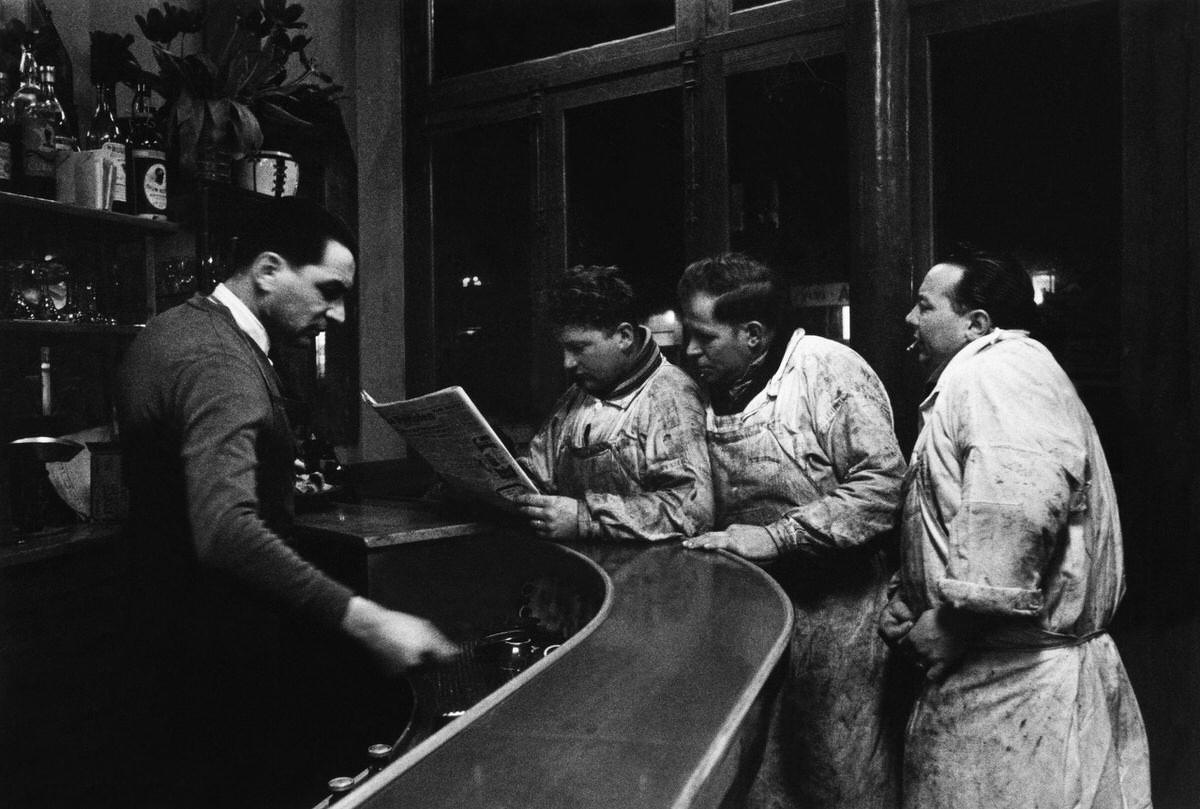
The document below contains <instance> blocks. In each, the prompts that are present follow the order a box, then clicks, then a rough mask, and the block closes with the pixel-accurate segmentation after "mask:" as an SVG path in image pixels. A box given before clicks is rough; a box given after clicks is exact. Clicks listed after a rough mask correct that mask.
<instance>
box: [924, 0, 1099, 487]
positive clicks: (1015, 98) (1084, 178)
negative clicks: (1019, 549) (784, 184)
mask: <svg viewBox="0 0 1200 809" xmlns="http://www.w3.org/2000/svg"><path fill="white" fill-rule="evenodd" d="M931 56H932V60H933V61H932V70H933V74H932V81H933V131H934V215H935V223H936V240H937V247H938V248H939V249H944V248H946V247H947V246H949V245H950V244H951V243H952V242H955V241H960V240H966V241H973V242H977V243H981V244H984V245H995V246H998V247H1000V248H1003V249H1008V250H1012V251H1014V252H1016V253H1017V254H1018V256H1020V257H1022V258H1024V259H1025V260H1026V262H1027V266H1028V269H1029V270H1030V272H1031V273H1033V274H1034V279H1035V282H1037V283H1038V284H1039V286H1041V287H1042V288H1043V289H1044V298H1045V299H1044V303H1043V304H1042V307H1041V309H1042V313H1043V323H1042V326H1041V329H1040V331H1039V333H1038V334H1037V335H1035V336H1038V337H1040V339H1042V341H1043V342H1045V343H1046V344H1047V346H1048V347H1049V348H1050V349H1051V350H1052V351H1054V353H1055V354H1056V356H1057V357H1058V359H1059V361H1060V362H1061V363H1062V364H1063V366H1064V367H1065V368H1066V370H1067V372H1068V373H1069V374H1070V375H1071V377H1072V378H1073V379H1074V380H1075V383H1076V386H1077V387H1078V388H1079V392H1080V395H1081V396H1082V397H1083V400H1084V402H1085V403H1086V404H1087V405H1088V408H1089V409H1090V410H1091V412H1092V417H1093V419H1094V420H1095V421H1096V423H1097V426H1098V427H1099V429H1100V434H1101V437H1102V438H1103V439H1105V442H1106V449H1107V450H1108V453H1109V458H1110V460H1113V461H1114V464H1113V465H1114V467H1115V466H1117V465H1118V463H1117V462H1119V459H1118V458H1117V457H1116V456H1117V454H1118V450H1119V444H1120V442H1119V441H1117V440H1115V439H1116V438H1117V437H1118V434H1117V432H1116V431H1117V430H1118V429H1120V423H1121V419H1120V413H1119V411H1118V410H1117V408H1118V407H1119V405H1120V401H1121V399H1120V397H1119V396H1114V395H1113V391H1114V389H1115V388H1116V387H1117V386H1118V384H1119V382H1120V367H1119V363H1120V345H1121V340H1120V336H1121V329H1120V322H1121V306H1120V294H1121V288H1120V278H1121V264H1120V254H1121V242H1120V240H1121V144H1120V133H1121V118H1120V99H1121V95H1120V90H1121V77H1120V44H1119V32H1118V21H1117V13H1116V8H1115V5H1114V4H1111V3H1104V4H1099V5H1096V6H1088V7H1084V8H1080V9H1073V10H1070V11H1065V12H1058V13H1053V14H1045V15H1039V16H1037V17H1032V18H1026V19H1022V20H1018V21H1015V22H1010V23H1004V24H998V25H991V26H987V27H983V28H978V29H972V30H970V31H965V32H958V33H954V34H946V35H943V36H939V37H937V38H935V39H934V40H933V41H932V42H931ZM1109 439H1114V440H1109Z"/></svg>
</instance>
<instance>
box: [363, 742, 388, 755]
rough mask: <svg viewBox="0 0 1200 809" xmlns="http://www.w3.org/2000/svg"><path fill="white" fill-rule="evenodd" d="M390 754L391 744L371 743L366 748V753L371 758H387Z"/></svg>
mask: <svg viewBox="0 0 1200 809" xmlns="http://www.w3.org/2000/svg"><path fill="white" fill-rule="evenodd" d="M391 754H392V746H391V745H390V744H373V745H371V746H370V747H368V748H367V755H368V756H370V757H371V758H387V757H388V756H390V755H391Z"/></svg>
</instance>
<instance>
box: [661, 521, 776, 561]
mask: <svg viewBox="0 0 1200 809" xmlns="http://www.w3.org/2000/svg"><path fill="white" fill-rule="evenodd" d="M683 546H684V547H685V548H697V549H699V550H705V551H715V550H726V551H731V552H733V553H736V554H737V555H738V556H740V557H742V558H743V559H749V560H750V561H752V562H767V561H770V560H771V559H776V558H778V557H779V548H777V547H776V546H775V540H773V539H771V534H770V532H768V531H767V529H766V528H764V527H763V526H761V525H738V524H734V525H731V526H729V527H728V528H726V529H725V530H724V531H709V532H708V533H707V534H701V535H700V536H697V537H692V538H691V539H685V540H684V541H683Z"/></svg>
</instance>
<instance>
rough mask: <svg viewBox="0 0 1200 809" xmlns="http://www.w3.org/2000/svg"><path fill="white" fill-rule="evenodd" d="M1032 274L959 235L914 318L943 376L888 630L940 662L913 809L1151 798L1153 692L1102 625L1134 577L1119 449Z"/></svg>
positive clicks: (920, 718)
mask: <svg viewBox="0 0 1200 809" xmlns="http://www.w3.org/2000/svg"><path fill="white" fill-rule="evenodd" d="M1035 317H1036V309H1035V306H1034V302H1033V285H1032V283H1031V281H1030V278H1029V275H1028V274H1027V273H1026V272H1025V270H1024V269H1023V268H1022V267H1021V266H1020V265H1019V264H1018V263H1017V262H1015V261H1013V260H1012V259H1011V258H1009V257H1007V256H1004V255H999V254H993V253H986V252H980V251H974V250H963V251H961V252H959V253H956V254H954V255H952V256H950V257H949V258H947V259H946V260H945V261H944V262H942V263H940V264H937V265H935V266H934V267H933V268H932V269H931V270H929V272H928V274H927V275H926V276H925V280H924V282H923V283H922V284H921V288H920V291H919V294H918V298H917V303H916V305H915V306H914V307H913V308H912V311H910V312H909V313H908V317H907V318H906V322H907V323H908V325H909V326H910V327H912V329H913V332H914V336H915V338H916V339H915V341H914V345H915V346H916V350H917V351H918V352H919V357H920V360H921V362H922V363H923V364H924V366H925V368H926V370H927V372H928V374H929V382H930V385H931V391H930V393H929V394H928V396H927V397H926V398H925V400H924V401H923V402H922V403H921V406H920V416H921V421H922V428H921V433H920V435H919V436H918V438H917V443H916V446H915V448H914V450H913V455H912V463H911V469H910V472H909V476H908V478H907V483H906V487H905V499H904V517H903V540H902V565H901V575H900V580H899V588H898V590H897V591H896V593H895V594H894V596H893V597H892V599H891V602H890V603H889V604H888V607H887V609H886V610H885V611H884V612H883V613H882V615H881V617H880V632H881V633H882V635H883V636H884V637H885V638H886V639H887V640H888V642H889V643H892V644H894V645H895V646H897V647H898V648H899V649H901V650H903V651H904V652H906V653H907V654H908V656H909V657H910V658H911V659H912V660H913V661H914V662H915V663H916V664H917V666H919V667H920V669H921V670H922V671H924V672H925V675H926V679H927V682H926V684H925V686H924V690H923V691H922V693H921V695H920V698H919V699H918V701H917V704H916V707H915V710H914V713H913V716H912V718H911V720H910V722H909V724H908V734H907V739H906V742H905V753H904V805H905V806H906V807H909V808H910V809H976V807H980V806H988V807H996V809H1027V807H1035V806H1036V807H1041V808H1042V809H1070V808H1072V807H1090V808H1093V809H1095V808H1096V807H1127V808H1128V809H1134V808H1135V807H1136V808H1138V809H1144V808H1145V807H1149V806H1150V783H1149V766H1148V750H1147V745H1146V734H1145V729H1144V727H1143V725H1142V718H1141V714H1140V712H1139V710H1138V705H1137V700H1136V698H1135V697H1134V694H1133V691H1132V689H1131V687H1130V684H1129V680H1128V678H1127V677H1126V675H1125V669H1124V667H1123V665H1122V663H1121V657H1120V655H1119V654H1118V653H1117V649H1116V646H1114V645H1113V642H1112V639H1111V638H1110V637H1109V636H1108V634H1107V632H1106V629H1107V627H1108V625H1109V622H1110V621H1111V620H1112V617H1113V614H1114V613H1115V611H1116V608H1117V604H1118V603H1119V602H1120V600H1121V596H1122V594H1123V592H1124V580H1123V561H1122V547H1121V527H1120V519H1119V516H1118V514H1117V501H1116V495H1115V493H1114V491H1113V483H1112V477H1111V476H1110V474H1109V471H1108V464H1107V462H1106V461H1105V457H1104V451H1103V450H1102V449H1101V447H1100V440H1099V437H1098V436H1097V434H1096V429H1095V427H1093V426H1092V421H1091V418H1090V417H1089V416H1088V413H1087V410H1086V409H1085V408H1084V406H1083V403H1082V402H1081V401H1080V400H1079V397H1078V395H1077V394H1076V392H1075V388H1074V386H1073V385H1072V383H1071V380H1070V379H1069V378H1068V377H1067V375H1066V374H1065V373H1064V372H1063V369H1062V368H1061V367H1059V365H1058V363H1057V362H1055V360H1054V358H1053V357H1052V356H1051V355H1050V352H1049V351H1047V350H1046V348H1045V347H1044V346H1043V345H1042V344H1041V343H1038V342H1037V341H1035V340H1033V339H1031V338H1030V337H1029V335H1028V331H1027V330H1028V329H1029V328H1031V327H1032V326H1033V321H1034V319H1035Z"/></svg>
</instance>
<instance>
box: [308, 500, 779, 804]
mask: <svg viewBox="0 0 1200 809" xmlns="http://www.w3.org/2000/svg"><path fill="white" fill-rule="evenodd" d="M439 520H440V522H439ZM300 536H301V545H302V546H307V547H308V551H309V552H310V553H311V552H312V550H313V549H314V548H318V547H321V546H325V547H326V548H327V549H328V548H331V547H335V546H336V547H338V548H340V550H338V551H336V552H335V553H334V554H333V556H341V557H343V558H344V557H345V556H346V554H347V553H348V549H357V551H358V552H359V558H360V564H359V565H358V567H357V568H356V569H357V573H355V572H354V569H355V567H354V565H351V566H350V568H348V569H347V570H343V573H344V574H345V575H344V577H345V578H347V579H348V580H351V581H352V583H354V584H356V585H357V586H359V587H360V588H363V587H365V589H366V590H368V591H370V592H369V594H370V595H371V596H372V597H374V598H378V599H379V600H380V601H382V602H383V603H385V604H388V605H389V606H394V607H397V608H401V609H411V610H414V611H419V612H422V613H423V614H426V615H429V616H430V617H432V618H433V619H434V620H435V621H437V622H438V623H439V625H440V626H442V627H443V628H445V629H446V630H447V631H448V632H450V633H451V634H452V635H454V634H456V633H457V634H459V635H462V633H463V631H464V627H467V626H468V625H469V624H471V623H472V622H473V621H474V622H476V623H480V622H483V619H480V618H478V617H475V618H472V616H471V613H472V611H473V610H478V608H479V606H480V604H482V603H487V602H489V601H490V602H494V603H495V604H496V605H499V604H500V603H501V602H502V601H503V597H502V595H501V594H502V593H504V592H505V591H506V590H511V589H512V588H513V587H514V586H515V587H517V588H518V589H519V588H520V587H521V586H522V585H521V583H520V580H521V579H524V580H526V584H525V585H524V586H525V592H526V595H528V591H529V586H528V583H527V582H528V579H529V578H530V577H531V576H533V577H535V578H536V577H538V576H542V577H545V576H546V575H547V573H548V574H549V575H550V576H551V578H552V580H553V581H555V582H556V583H558V585H556V586H559V589H560V590H562V591H564V592H565V591H568V590H569V591H570V595H569V596H568V597H567V598H566V599H565V601H563V603H567V604H574V605H576V607H577V608H578V605H580V604H583V605H591V602H592V601H593V599H595V604H594V608H590V609H589V607H587V606H585V607H584V609H589V611H588V613H587V616H586V617H588V618H590V620H587V621H586V623H583V624H581V626H580V627H578V628H577V629H576V630H575V631H573V633H569V634H571V636H570V638H569V640H567V641H566V642H565V643H564V644H563V645H562V647H561V648H559V649H557V650H556V651H553V652H552V653H550V654H549V655H547V656H546V657H545V658H544V659H541V660H540V661H539V662H537V663H535V664H534V665H533V666H531V667H530V668H528V669H526V670H525V671H524V672H522V673H521V674H519V675H518V676H516V677H515V678H513V679H512V680H510V681H509V682H507V683H505V684H503V685H501V686H500V687H499V688H498V689H497V690H495V691H493V692H492V693H490V694H489V695H487V696H485V697H483V698H482V699H481V700H480V701H478V702H476V703H475V704H474V705H473V706H472V707H470V708H469V709H467V710H466V711H465V713H464V714H463V715H462V716H460V717H459V718H457V719H455V720H453V721H452V722H450V724H448V725H446V726H445V727H443V728H442V729H441V730H440V731H438V732H437V733H435V734H434V735H433V736H431V737H429V738H428V739H426V740H425V741H424V742H422V743H421V744H419V745H418V746H416V747H415V748H413V749H412V750H409V751H408V752H407V753H406V754H404V755H403V756H402V757H401V758H399V759H398V760H396V761H394V762H392V763H391V764H390V765H389V766H388V767H386V768H385V769H384V770H383V771H382V772H380V773H378V774H377V775H375V776H374V777H372V778H370V779H368V780H366V781H365V782H364V783H362V784H361V786H359V787H358V788H357V789H356V790H355V791H353V792H351V793H350V794H349V795H347V796H346V797H344V798H342V799H341V800H340V801H339V802H338V807H339V809H342V807H345V809H352V808H353V807H360V806H361V807H372V809H382V808H383V807H396V808H398V807H405V808H406V809H411V808H412V807H456V808H458V809H461V808H462V807H534V806H536V807H572V808H574V807H606V808H607V807H614V806H620V807H646V808H647V809H650V808H651V807H654V808H656V809H657V808H662V809H666V807H717V806H722V805H726V806H729V805H737V804H738V803H739V802H740V800H741V798H742V796H743V795H744V791H745V788H746V787H747V786H748V781H749V778H750V776H752V775H753V765H754V762H755V761H756V760H757V756H758V753H759V749H760V747H761V741H762V735H763V732H764V730H765V724H766V723H765V712H766V709H767V707H768V706H769V705H770V702H771V699H772V697H773V696H774V693H775V688H776V687H777V680H778V678H777V677H772V676H771V675H772V673H773V672H774V671H775V669H776V668H777V664H778V663H779V661H780V660H781V659H782V658H783V655H784V652H785V650H786V648H787V644H788V639H789V637H790V634H791V623H792V614H791V606H790V604H789V602H788V600H787V598H786V596H785V595H784V594H783V592H782V590H780V588H779V587H778V585H776V584H775V582H774V580H773V579H771V578H770V577H769V576H768V575H766V574H765V573H763V572H762V570H760V569H759V568H758V567H756V566H754V565H751V564H749V563H746V562H744V561H742V560H740V559H737V558H736V557H733V556H731V555H727V554H724V553H702V552H697V551H688V550H686V549H684V548H683V547H682V546H680V545H678V544H675V543H672V544H670V545H658V546H648V547H647V546H631V545H619V546H613V545H605V546H588V545H571V546H564V545H558V544H554V543H546V542H541V541H538V540H530V539H528V538H523V537H521V536H519V535H513V534H511V533H505V532H503V531H500V530H497V529H493V528H489V527H488V526H486V525H481V524H478V523H458V524H453V523H449V522H447V521H446V520H445V519H444V518H436V517H430V516H429V515H428V512H423V509H422V507H420V506H414V505H408V506H405V505H397V506H344V507H340V508H339V509H338V510H337V512H334V513H324V514H316V515H309V516H308V517H305V518H302V520H301V524H300ZM319 555H325V554H319ZM351 555H353V553H351ZM330 558H332V557H330V556H326V559H325V562H324V563H326V564H327V563H328V562H329V559H330ZM363 562H365V564H362V563H363ZM318 563H322V562H320V561H319V562H318ZM347 571H349V572H347ZM431 575H432V576H433V577H434V578H435V579H436V581H434V582H432V583H430V582H426V583H425V585H424V586H421V585H419V584H418V582H419V581H420V580H422V579H426V578H428V577H429V576H431ZM355 578H357V579H358V580H357V581H354V579H355ZM505 582H508V583H507V584H506V583H505ZM562 582H567V585H566V586H562V584H561V583H562ZM464 586H465V587H466V588H467V589H469V590H471V592H470V593H464V592H463V588H464ZM414 588H415V590H416V591H419V592H423V593H424V594H425V596H426V599H425V600H424V603H419V602H421V601H422V598H419V597H413V596H412V593H413V592H414ZM405 594H407V595H405ZM435 594H437V595H436V597H435ZM546 609H547V608H545V607H544V605H543V610H544V611H546ZM491 611H492V612H493V613H494V611H495V608H492V609H491ZM484 612H488V610H487V609H485V610H484ZM548 612H549V613H550V614H553V615H557V616H560V617H561V616H563V615H566V616H567V617H566V619H565V620H566V621H567V623H569V622H570V618H571V610H570V609H566V610H563V609H557V608H555V607H553V606H552V607H550V608H548ZM593 614H594V617H593ZM465 631H469V629H468V630H465Z"/></svg>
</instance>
